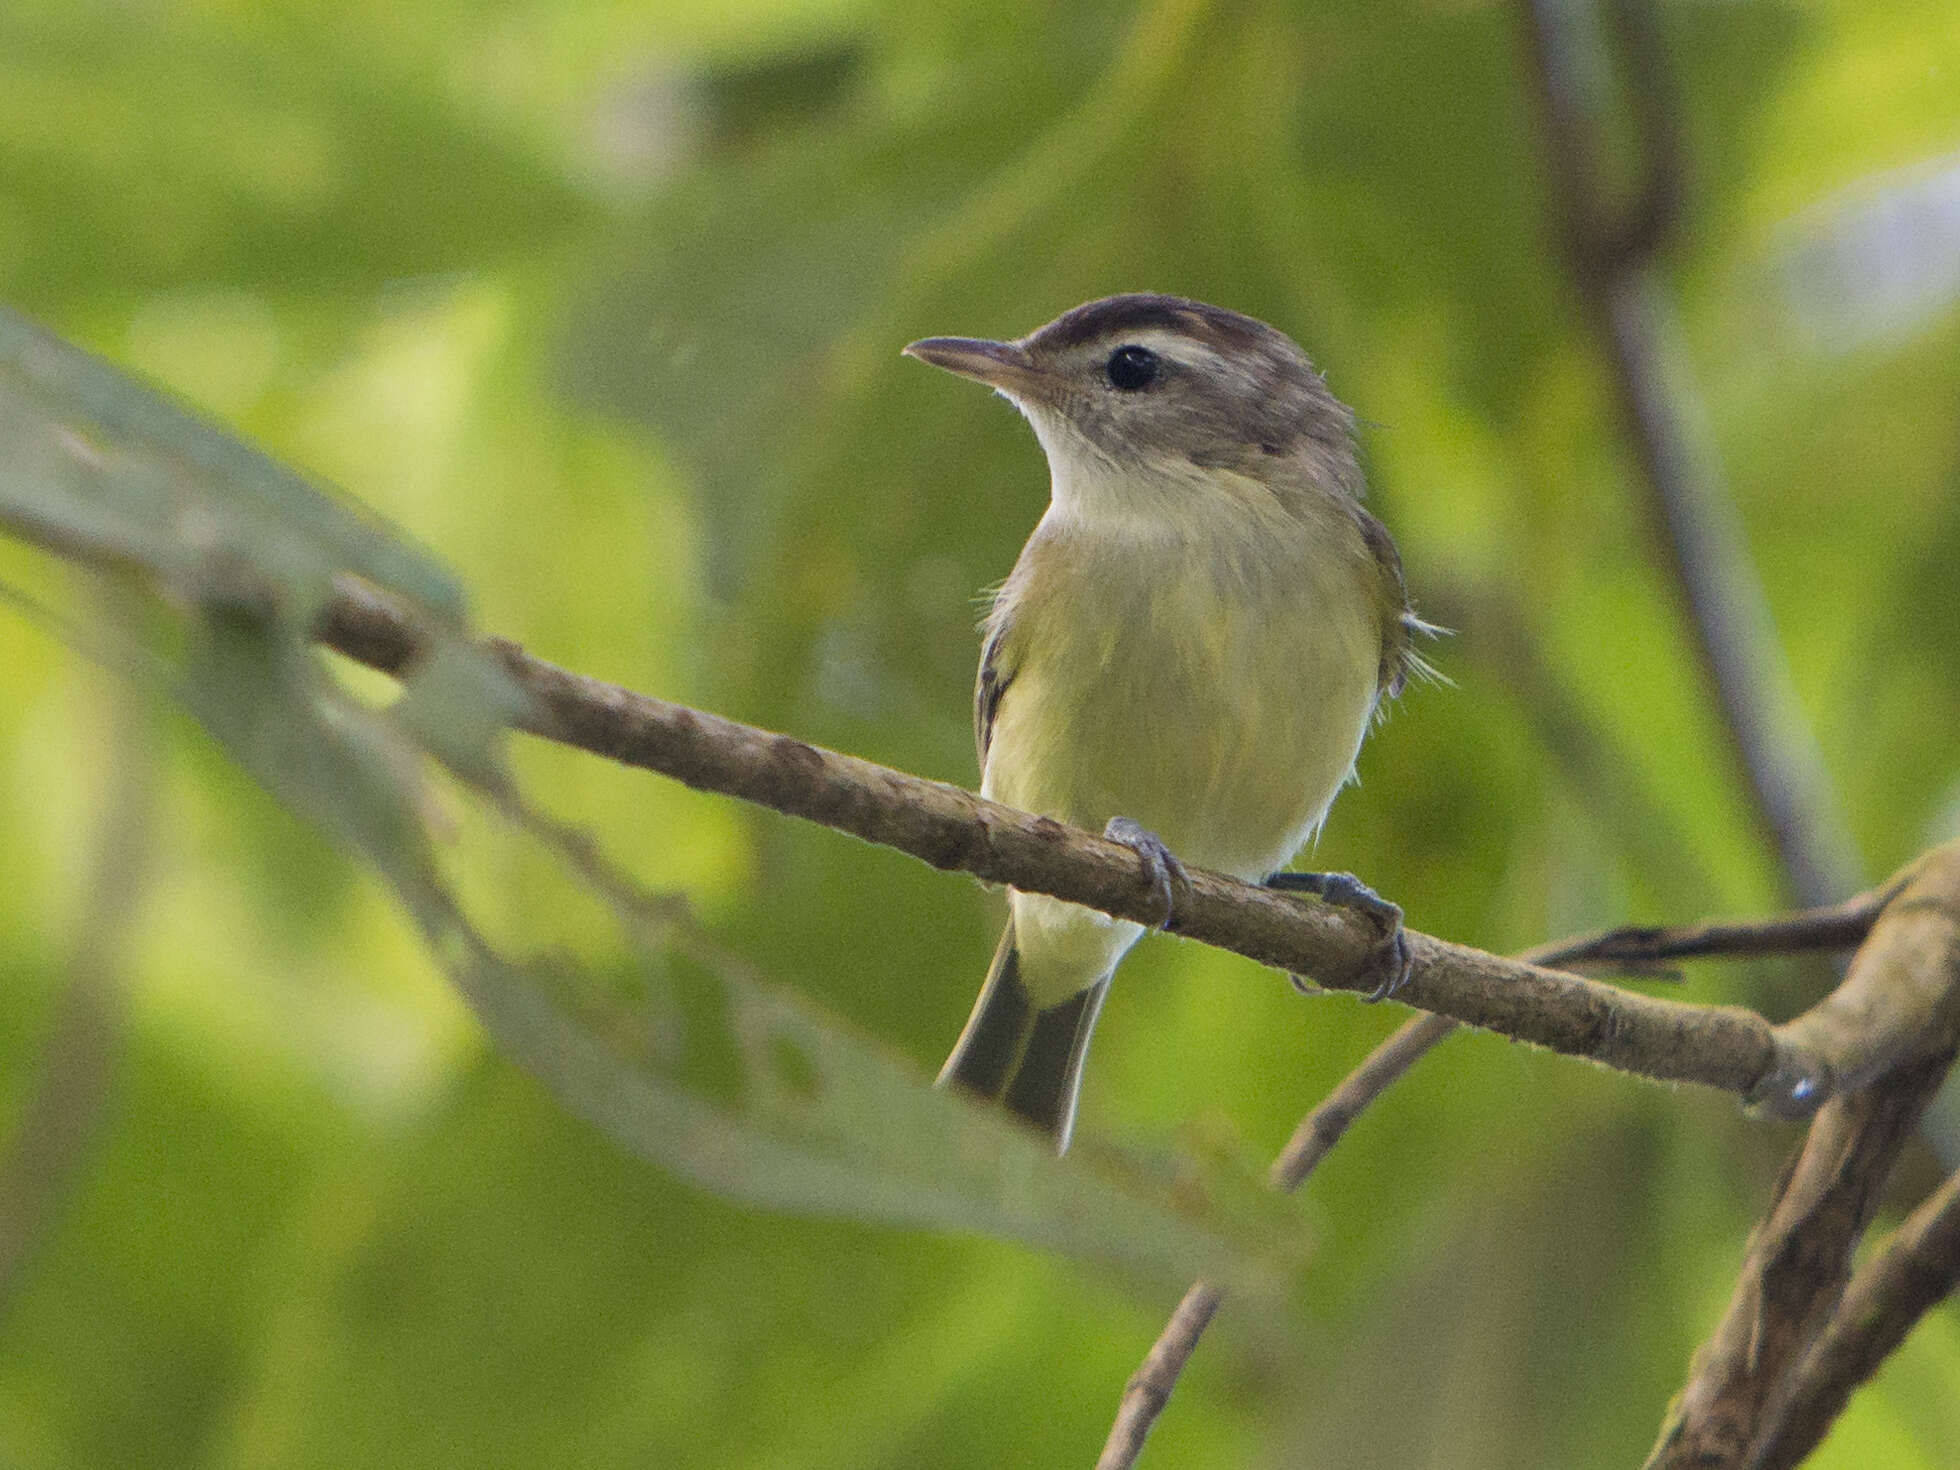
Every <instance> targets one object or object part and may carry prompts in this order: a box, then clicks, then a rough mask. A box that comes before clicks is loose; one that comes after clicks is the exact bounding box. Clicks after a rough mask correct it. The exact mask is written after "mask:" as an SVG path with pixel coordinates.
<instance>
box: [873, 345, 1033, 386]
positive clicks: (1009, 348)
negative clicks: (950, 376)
mask: <svg viewBox="0 0 1960 1470" xmlns="http://www.w3.org/2000/svg"><path fill="white" fill-rule="evenodd" d="M905 355H906V356H907V357H916V358H918V359H919V361H920V362H929V363H931V364H932V365H933V366H934V367H937V368H944V369H946V371H947V372H949V373H958V374H959V375H960V376H961V377H962V378H971V379H973V381H974V382H976V383H985V384H986V385H987V386H988V387H989V388H998V389H999V390H1000V391H1001V392H1003V393H1006V394H1009V395H1011V396H1013V397H1024V396H1026V395H1027V394H1028V393H1029V392H1030V390H1032V389H1034V388H1035V386H1036V385H1037V384H1039V383H1040V382H1041V381H1042V380H1043V378H1044V377H1046V374H1045V373H1043V372H1042V370H1041V369H1040V368H1038V367H1036V366H1035V364H1034V361H1033V359H1032V358H1030V357H1029V356H1028V354H1027V352H1026V351H1025V350H1024V349H1023V348H1020V347H1017V346H1016V345H1015V344H1014V343H1012V342H988V341H986V340H984V339H982V338H979V337H927V338H926V339H925V340H924V341H922V342H914V343H913V344H912V345H911V346H909V347H907V348H906V349H905Z"/></svg>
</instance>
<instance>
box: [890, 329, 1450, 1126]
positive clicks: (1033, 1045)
mask: <svg viewBox="0 0 1960 1470" xmlns="http://www.w3.org/2000/svg"><path fill="white" fill-rule="evenodd" d="M905 352H906V354H907V355H909V356H911V357H915V358H918V359H919V360H921V361H922V362H927V363H930V364H932V365H933V366H935V367H941V368H944V369H946V370H947V371H948V372H952V373H957V374H958V375H959V376H961V377H964V378H972V379H974V380H976V381H978V382H981V383H985V384H986V385H988V386H989V387H991V388H993V389H995V390H996V391H998V392H999V393H1000V394H1001V395H1002V396H1003V397H1005V398H1006V399H1007V400H1008V401H1009V402H1010V403H1012V404H1013V405H1014V406H1015V407H1016V408H1018V409H1019V410H1020V411H1021V412H1022V414H1023V415H1025V416H1026V418H1027V420H1028V422H1029V424H1030V425H1032V426H1033V428H1034V432H1035V437H1036V438H1037V439H1038V440H1039V441H1040V442H1041V447H1042V449H1043V451H1044V452H1045V453H1046V454H1047V457H1048V467H1049V472H1050V479H1051V486H1050V501H1049V505H1048V509H1047V512H1046V513H1045V514H1044V515H1043V516H1042V518H1041V521H1040V524H1039V525H1037V526H1036V527H1035V530H1034V534H1033V535H1032V536H1031V537H1030V538H1029V540H1028V543H1027V545H1026V547H1025V548H1023V550H1022V552H1021V555H1020V559H1019V560H1018V561H1017V562H1016V563H1015V564H1014V569H1013V571H1012V572H1011V573H1009V575H1008V577H1007V580H1006V582H1005V583H1004V584H1002V586H1001V588H1000V590H999V592H998V593H997V594H996V595H995V597H994V599H993V605H992V609H991V611H990V612H989V613H988V615H987V618H986V621H985V625H984V651H983V653H982V655H981V659H980V676H979V681H978V685H977V687H976V688H975V691H974V699H973V713H974V732H975V739H976V742H977V744H978V747H979V755H980V767H981V776H982V779H981V786H980V789H981V792H982V794H984V795H985V796H987V797H989V798H991V799H992V800H994V801H999V802H1004V803H1005V804H1007V805H1009V806H1013V807H1018V808H1020V809H1021V810H1023V811H1027V812H1032V813H1035V814H1037V815H1042V816H1048V817H1053V818H1055V819H1056V820H1058V821H1062V822H1067V823H1070V824H1072V825H1074V826H1078V827H1088V828H1090V829H1091V830H1094V829H1096V828H1101V829H1103V830H1104V832H1105V834H1106V835H1107V836H1110V837H1112V838H1115V839H1116V840H1117V841H1120V842H1124V843H1126V844H1128V845H1129V846H1131V847H1133V848H1135V849H1136V851H1137V852H1138V854H1139V856H1140V858H1141V860H1142V862H1143V864H1144V866H1145V870H1146V872H1148V873H1149V875H1150V877H1151V879H1152V881H1153V882H1154V883H1155V884H1156V885H1157V887H1158V891H1159V892H1160V894H1161V895H1162V896H1163V898H1164V901H1165V916H1166V919H1168V917H1169V911H1170V907H1171V903H1172V898H1173V892H1174V880H1176V879H1178V878H1180V877H1181V873H1182V868H1181V863H1180V860H1182V861H1183V862H1190V863H1194V864H1197V865H1200V866H1203V867H1208V868H1215V869H1218V870H1220V871H1222V872H1225V873H1230V874H1232V875H1234V876H1236V877H1239V878H1242V879H1245V880H1247V881H1249V882H1262V881H1270V882H1272V883H1273V885H1274V886H1275V887H1286V888H1290V889H1295V890H1305V891H1309V892H1313V893H1316V894H1318V895H1320V896H1321V897H1322V898H1323V899H1325V900H1327V901H1331V902H1337V903H1345V904H1349V905H1352V906H1355V907H1359V908H1361V909H1363V910H1365V911H1367V912H1368V913H1370V914H1371V915H1372V916H1374V917H1375V918H1376V919H1377V920H1378V921H1380V922H1381V923H1382V925H1383V929H1384V934H1385V936H1386V938H1385V940H1384V944H1385V948H1384V949H1383V950H1381V951H1379V953H1380V954H1381V955H1382V957H1383V959H1382V963H1383V967H1384V975H1383V980H1382V984H1381V985H1380V986H1379V987H1378V990H1377V995H1378V996H1380V995H1386V994H1389V993H1392V991H1393V989H1394V987H1395V986H1396V985H1397V984H1399V983H1400V980H1401V979H1402V977H1403V975H1404V974H1405V973H1406V967H1407V959H1406V952H1405V951H1404V950H1403V948H1402V945H1401V917H1402V913H1401V910H1400V909H1399V908H1397V907H1396V906H1395V905H1393V904H1390V903H1387V902H1386V901H1384V900H1382V899H1381V898H1379V897H1377V896H1376V895H1375V894H1374V893H1373V891H1372V890H1370V889H1368V888H1366V887H1364V886H1363V885H1362V884H1360V883H1359V882H1357V881H1356V880H1354V879H1353V878H1351V877H1349V876H1348V875H1346V874H1340V873H1279V872H1278V870H1279V869H1280V868H1282V867H1284V866H1285V865H1286V864H1287V863H1289V862H1290V861H1292V859H1293V857H1294V855H1295V854H1296V853H1297V852H1298V851H1299V850H1300V848H1301V846H1302V845H1303V844H1304V843H1305V842H1306V841H1307V840H1308V838H1310V837H1311V836H1313V835H1314V834H1315V833H1316V832H1317V831H1318V830H1319V829H1320V826H1321V823H1322V822H1324V821H1325V820H1326V817H1327V811H1328V808H1329V807H1330V806H1331V805H1332V804H1333V800H1334V796H1335V793H1336V792H1337V791H1339V790H1340V788H1341V786H1342V784H1343V783H1344V782H1346V781H1347V780H1348V779H1349V777H1350V776H1351V775H1352V773H1353V771H1354V763H1355V757H1356V756H1357V754H1358V753H1359V752H1360V749H1361V741H1362V737H1363V736H1364V735H1365V734H1366V733H1367V730H1368V726H1369V723H1370V721H1371V720H1372V719H1373V718H1374V717H1375V715H1376V714H1377V713H1378V712H1379V710H1380V708H1381V705H1382V702H1383V700H1384V699H1385V698H1387V697H1391V696H1393V695H1396V694H1398V693H1400V692H1401V690H1402V687H1403V684H1404V683H1405V682H1406V680H1407V678H1408V676H1409V675H1410V674H1411V673H1427V672H1429V669H1428V665H1427V664H1426V663H1425V662H1424V661H1423V660H1422V659H1421V658H1420V657H1419V656H1418V655H1417V654H1416V653H1415V652H1414V650H1413V649H1412V647H1411V641H1412V639H1413V638H1414V637H1415V636H1416V635H1418V634H1424V633H1431V632H1434V631H1436V630H1435V629H1432V628H1431V627H1430V626H1429V625H1428V624H1426V623H1424V622H1422V621H1421V620H1420V619H1419V618H1417V617H1416V615H1415V613H1414V612H1413V610H1412V609H1411V608H1410V605H1409V599H1408V594H1407V591H1406V589H1405V587H1404V584H1403V579H1402V566H1401V560H1400V558H1399V556H1398V555H1397V554H1396V550H1395V544H1394V542H1393V541H1391V540H1390V539H1389V535H1388V532H1387V530H1386V529H1384V528H1383V526H1382V524H1381V522H1380V521H1378V520H1376V519H1375V518H1374V517H1373V516H1371V515H1370V514H1369V513H1368V512H1367V511H1366V510H1365V509H1364V508H1363V507H1362V504H1361V497H1362V494H1363V490H1364V486H1363V482H1362V476H1361V469H1360V464H1359V461H1358V460H1357V458H1356V453H1355V443H1354V415H1353V414H1352V413H1351V412H1350V411H1349V410H1348V409H1347V408H1346V407H1345V406H1344V405H1343V404H1342V403H1341V402H1340V401H1339V400H1338V399H1337V398H1335V397H1334V395H1333V394H1332V393H1331V392H1329V391H1328V388H1327V385H1326V383H1325V382H1324V381H1323V380H1322V378H1321V376H1320V374H1319V373H1318V372H1316V371H1315V370H1314V367H1313V364H1312V363H1311V362H1309V361H1308V359H1307V355H1306V354H1305V353H1304V352H1303V351H1301V350H1300V348H1299V346H1298V345H1297V344H1295V343H1294V342H1293V340H1292V339H1291V338H1289V337H1287V336H1286V335H1285V334H1284V333H1282V332H1279V331H1276V330H1275V329H1273V328H1272V327H1269V326H1267V325H1266V324H1265V323H1263V322H1259V321H1255V320H1253V319H1252V318H1251V317H1247V316H1241V315H1239V314H1238V313H1237V312H1233V311H1226V310H1224V309H1222V308H1220V307H1216V306H1207V305H1204V304H1203V303H1201V302H1197V301H1188V300H1185V299H1183V298H1181V297H1176V296H1160V295H1155V294H1131V295H1123V296H1110V297H1106V298H1104V299H1102V300H1100V301H1091V302H1089V303H1088V304H1086V305H1083V306H1078V307H1076V308H1075V309H1074V310H1073V311H1070V312H1067V313H1065V314H1063V315H1062V316H1059V317H1057V318H1056V319H1055V320H1054V321H1052V322H1050V323H1048V325H1047V326H1045V327H1042V328H1041V329H1040V330H1038V331H1036V332H1033V333H1031V334H1030V335H1028V336H1026V337H1022V338H1020V339H1019V340H1017V341H1012V342H992V341H983V340H978V339H974V338H966V337H930V338H927V339H926V340H924V341H920V342H914V343H912V344H911V345H910V346H909V347H907V348H906V349H905ZM1142 933H1143V927H1142V926H1141V925H1138V924H1135V923H1131V922H1128V921H1126V920H1122V919H1116V918H1112V917H1110V916H1109V915H1106V914H1102V913H1098V912H1096V911H1094V910H1091V909H1086V908H1082V907H1079V906H1077V905H1075V904H1070V903H1066V902H1063V901H1062V900H1060V899H1055V898H1049V897H1047V896H1045V895H1042V894H1035V893H1022V892H1019V891H1011V892H1010V894H1009V916H1008V921H1007V930H1006V932H1005V933H1004V934H1003V935H1002V936H1001V941H1000V947H999V949H998V950H997V951H996V952H995V955H994V961H993V967H992V969H991V970H990V971H989V972H988V975H987V980H986V984H985V986H984V987H983V988H982V989H981V992H980V998H979V1001H978V1002H977V1003H976V1004H975V1006H974V1009H973V1015H972V1018H971V1019H970V1020H969V1021H968V1022H967V1023H966V1029H965V1030H964V1031H963V1032H962V1033H961V1035H960V1039H959V1042H958V1044H957V1045H956V1046H955V1047H954V1048H953V1053H952V1055H951V1057H950V1058H949V1059H948V1060H947V1062H946V1066H945V1069H944V1070H943V1071H942V1072H941V1074H940V1079H939V1080H940V1082H941V1084H942V1085H945V1084H952V1085H955V1086H958V1087H962V1088H965V1089H967V1090H968V1091H970V1092H973V1093H977V1094H980V1095H982V1096H986V1097H993V1098H999V1099H1001V1100H1002V1101H1003V1102H1004V1103H1005V1105H1006V1106H1007V1107H1008V1108H1009V1109H1010V1110H1011V1111H1013V1112H1015V1113H1017V1114H1019V1115H1020V1116H1021V1117H1023V1118H1025V1119H1027V1120H1028V1121H1030V1122H1032V1123H1034V1124H1035V1125H1036V1126H1038V1127H1040V1128H1043V1129H1046V1130H1047V1131H1048V1132H1049V1133H1050V1134H1051V1135H1052V1136H1053V1138H1054V1141H1055V1148H1056V1151H1057V1152H1058V1153H1059V1152H1061V1151H1064V1150H1066V1149H1067V1147H1068V1141H1069V1134H1070V1132H1071V1130H1072V1128H1073V1125H1074V1117H1075V1105H1076V1096H1077V1093H1078V1091H1079V1090H1080V1087H1081V1079H1082V1063H1083V1058H1084V1056H1085V1055H1086V1053H1087V1051H1088V1046H1089V1035H1090V1032H1091V1031H1092V1030H1093V1028H1094V1026H1095V1023H1096V1016H1097V1014H1098V1012H1099V1011H1100V1010H1101V1008H1102V1003H1103V998H1104V996H1105V995H1106V994H1107V992H1108V990H1109V981H1110V976H1111V974H1112V973H1113V972H1114V970H1115V968H1116V965H1117V963H1118V961H1120V960H1121V959H1122V958H1123V956H1124V954H1125V953H1127V952H1128V951H1129V949H1130V947H1131V946H1132V945H1134V944H1135V943H1136V941H1137V940H1138V938H1139V937H1140V936H1141V935H1142Z"/></svg>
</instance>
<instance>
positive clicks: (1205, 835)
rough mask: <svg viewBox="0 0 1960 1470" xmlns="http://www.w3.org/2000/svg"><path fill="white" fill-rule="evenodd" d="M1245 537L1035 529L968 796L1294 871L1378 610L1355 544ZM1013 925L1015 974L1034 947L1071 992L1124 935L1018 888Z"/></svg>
mask: <svg viewBox="0 0 1960 1470" xmlns="http://www.w3.org/2000/svg"><path fill="white" fill-rule="evenodd" d="M1257 529H1258V530H1259V532H1260V533H1261V534H1259V535H1257V536H1252V537H1248V536H1247V535H1246V534H1245V528H1244V526H1243V525H1239V524H1234V523H1229V522H1228V523H1227V524H1225V525H1223V526H1218V527H1214V528H1211V529H1210V530H1209V531H1208V532H1206V533H1205V534H1199V533H1198V532H1197V531H1196V529H1195V528H1194V529H1193V531H1192V532H1191V534H1188V535H1186V536H1184V537H1182V538H1177V539H1173V538H1169V537H1163V536H1155V537H1151V536H1134V535H1132V536H1123V535H1110V534H1101V533H1099V529H1098V528H1096V527H1094V526H1088V527H1070V526H1066V525H1064V526H1053V525H1049V524H1047V523H1044V527H1043V530H1042V532H1040V533H1038V534H1037V536H1036V538H1035V539H1034V540H1033V541H1031V542H1030V543H1029V546H1028V549H1027V550H1026V551H1025V552H1024V553H1023V556H1022V562H1021V564H1020V565H1019V566H1017V568H1016V570H1015V574H1014V577H1013V578H1012V579H1010V582H1009V585H1008V587H1007V589H1006V591H1005V592H1004V594H1003V595H1004V596H1005V597H1006V598H1008V599H1010V603H1009V607H1008V610H1007V611H1008V619H1009V621H1008V624H1007V632H1006V635H1005V638H1004V640H1003V641H1004V646H1003V648H1002V650H1001V655H1000V658H1001V661H1002V662H1003V663H1004V664H1006V665H1007V666H1008V667H1009V668H1010V669H1011V682H1010V683H1009V685H1008V688H1007V692H1006V694H1005V695H1004V696H1003V698H1002V700H1001V703H1000V708H999V711H998V714H997V716H996V720H995V724H994V729H993V736H992V742H991V744H990V746H989V750H988V756H987V763H986V769H985V772H984V779H983V784H982V789H983V791H985V793H986V794H987V795H988V796H991V797H993V798H995V799H996V800H999V801H1004V802H1006V803H1008V804H1009V805H1012V806H1016V807H1020V808H1021V809H1023V810H1026V811H1033V812H1039V813H1042V814H1044V815H1048V816H1053V817H1056V818H1058V819H1060V820H1063V821H1067V822H1070V823H1073V824H1075V825H1077V826H1082V827H1088V828H1090V829H1092V830H1099V829H1100V828H1101V827H1102V826H1103V825H1104V824H1105V823H1106V822H1107V821H1108V820H1109V819H1110V818H1111V817H1114V816H1126V817H1131V818H1133V819H1135V820H1136V821H1138V822H1141V823H1142V824H1143V825H1144V826H1145V827H1147V828H1149V829H1150V830H1152V831H1154V832H1156V833H1157V834H1158V835H1159V836H1161V837H1162V838H1163V839H1164V841H1165V842H1166V843H1167V844H1168V845H1169V846H1170V848H1171V850H1172V851H1173V852H1175V853H1177V854H1178V856H1179V857H1181V858H1183V859H1184V860H1185V861H1187V862H1191V863H1195V864H1198V865H1200V866H1204V867H1211V868H1218V869H1221V870H1223V871H1225V872H1229V873H1234V874H1236V875H1238V876H1240V877H1243V878H1247V879H1258V878H1263V877H1264V876H1265V875H1266V874H1268V873H1270V872H1272V871H1274V870H1275V869H1277V868H1279V867H1281V866H1283V865H1284V864H1285V863H1286V862H1287V861H1289V860H1290V859H1291V858H1292V856H1293V855H1294V853H1295V852H1296V851H1298V849H1299V847H1300V846H1301V844H1302V843H1303V842H1305V840H1306V839H1307V837H1308V836H1309V835H1311V833H1312V832H1313V831H1314V830H1315V829H1316V828H1317V827H1318V826H1319V824H1320V823H1321V821H1322V820H1323V819H1324V818H1325V816H1326V814H1327V809H1328V807H1329V805H1330V804H1331V803H1332V801H1333V798H1334V795H1335V793H1336V792H1337V791H1338V790H1339V789H1340V786H1341V784H1342V783H1343V782H1344V781H1345V780H1346V779H1347V777H1348V774H1349V773H1350V771H1351V770H1352V769H1353V766H1354V759H1355V755H1356V753H1357V751H1358V750H1359V748H1360V744H1361V739H1362V736H1363V734H1364V733H1365V731H1366V727H1367V723H1368V720H1369V717H1370V715H1371V714H1372V712H1373V709H1374V704H1375V684H1376V678H1377V673H1378V669H1379V665H1380V658H1381V631H1380V614H1379V611H1378V609H1377V605H1376V602H1375V599H1374V596H1373V594H1372V591H1371V587H1370V584H1369V583H1367V582H1366V581H1364V580H1363V576H1364V573H1365V570H1366V567H1365V562H1364V561H1363V560H1362V557H1364V556H1365V548H1362V547H1360V546H1359V543H1358V535H1357V536H1356V545H1354V546H1346V545H1342V544H1339V542H1338V540H1337V539H1336V538H1334V537H1330V536H1328V535H1325V534H1319V535H1316V534H1313V533H1314V532H1317V531H1321V530H1322V529H1323V528H1318V527H1304V526H1301V525H1300V524H1298V523H1297V522H1293V521H1275V522H1274V523H1272V524H1262V525H1260V526H1259V527H1258V528H1257ZM1335 529H1336V530H1337V531H1338V523H1337V525H1336V528H1335ZM1330 542H1332V544H1330ZM1016 923H1017V927H1018V929H1019V930H1020V938H1021V941H1022V943H1023V966H1024V970H1029V971H1037V972H1038V971H1039V970H1041V968H1042V966H1043V957H1042V955H1041V954H1040V953H1035V954H1030V953H1029V950H1030V949H1034V950H1038V951H1041V950H1045V951H1046V952H1047V953H1048V955H1049V956H1050V958H1051V959H1052V962H1053V967H1054V968H1055V969H1056V970H1057V972H1058V973H1057V974H1056V976H1055V980H1054V983H1055V984H1056V985H1067V986H1068V988H1073V986H1072V985H1069V981H1070V979H1071V977H1072V973H1073V972H1075V971H1078V970H1079V969H1080V968H1082V967H1083V966H1087V965H1091V964H1094V963H1096V962H1097V961H1098V960H1103V959H1106V962H1107V963H1112V964H1113V963H1114V961H1115V959H1116V958H1119V957H1120V956H1121V953H1122V951H1123V949H1125V948H1127V947H1128V944H1129V943H1131V942H1134V939H1135V933H1136V931H1135V929H1134V926H1127V925H1126V926H1112V925H1110V924H1109V923H1108V921H1100V922H1097V921H1094V920H1092V919H1091V918H1090V917H1089V916H1088V915H1087V914H1086V912H1085V911H1084V910H1081V909H1077V908H1072V907H1070V906H1067V905H1052V904H1051V903H1050V902H1049V901H1047V900H1040V901H1035V900H1031V899H1029V898H1027V897H1026V896H1017V899H1016ZM1044 935H1045V936H1046V938H1043V937H1042V936H1044ZM1062 972H1069V973H1062ZM1030 978H1034V977H1033V976H1031V977H1030ZM1095 978H1096V975H1095V974H1094V973H1091V974H1089V975H1087V976H1086V978H1084V979H1082V980H1081V982H1080V983H1088V982H1089V981H1092V980H1093V979H1095ZM1063 993H1066V990H1064V992H1063Z"/></svg>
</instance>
